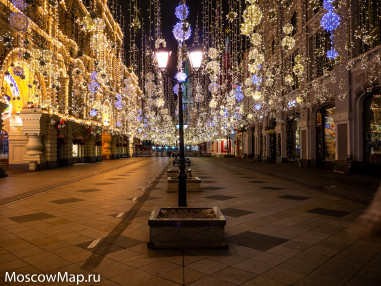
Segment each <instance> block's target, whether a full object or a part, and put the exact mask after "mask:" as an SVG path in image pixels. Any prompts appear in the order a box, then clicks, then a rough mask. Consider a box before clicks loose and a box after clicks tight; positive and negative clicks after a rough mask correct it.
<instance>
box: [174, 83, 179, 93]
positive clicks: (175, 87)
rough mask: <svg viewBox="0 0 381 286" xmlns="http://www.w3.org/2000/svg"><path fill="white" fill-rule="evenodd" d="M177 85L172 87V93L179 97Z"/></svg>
mask: <svg viewBox="0 0 381 286" xmlns="http://www.w3.org/2000/svg"><path fill="white" fill-rule="evenodd" d="M179 87H180V86H179V84H176V85H175V86H174V87H173V93H174V94H176V95H179Z"/></svg>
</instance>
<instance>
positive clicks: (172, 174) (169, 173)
mask: <svg viewBox="0 0 381 286" xmlns="http://www.w3.org/2000/svg"><path fill="white" fill-rule="evenodd" d="M185 172H186V173H187V176H188V177H192V170H191V169H186V170H185ZM178 175H179V169H168V170H167V177H176V178H177V176H178Z"/></svg>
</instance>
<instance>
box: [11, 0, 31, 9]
mask: <svg viewBox="0 0 381 286" xmlns="http://www.w3.org/2000/svg"><path fill="white" fill-rule="evenodd" d="M12 3H13V5H15V6H16V7H17V8H18V9H19V10H21V11H24V10H25V9H26V8H27V7H28V3H26V1H25V0H12Z"/></svg>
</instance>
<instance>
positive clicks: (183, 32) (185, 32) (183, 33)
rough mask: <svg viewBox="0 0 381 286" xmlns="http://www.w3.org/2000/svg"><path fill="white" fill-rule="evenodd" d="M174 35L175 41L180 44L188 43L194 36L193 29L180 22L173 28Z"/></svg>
mask: <svg viewBox="0 0 381 286" xmlns="http://www.w3.org/2000/svg"><path fill="white" fill-rule="evenodd" d="M172 32H173V35H174V36H175V39H176V40H177V41H178V42H181V43H182V42H183V41H186V40H188V39H189V38H190V36H191V34H192V29H191V27H190V25H189V23H187V22H178V23H177V24H176V25H175V26H174V27H173V31H172Z"/></svg>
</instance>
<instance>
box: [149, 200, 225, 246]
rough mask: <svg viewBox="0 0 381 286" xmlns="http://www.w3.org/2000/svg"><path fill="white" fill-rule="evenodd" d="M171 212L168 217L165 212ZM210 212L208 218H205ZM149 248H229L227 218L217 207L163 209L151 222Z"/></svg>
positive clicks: (156, 213) (155, 213)
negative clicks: (226, 227) (226, 229)
mask: <svg viewBox="0 0 381 286" xmlns="http://www.w3.org/2000/svg"><path fill="white" fill-rule="evenodd" d="M168 212H170V213H171V215H169V216H166V215H163V213H164V214H165V213H168ZM205 213H207V214H208V215H204V214H205ZM148 225H149V229H150V241H149V243H148V246H149V247H152V248H226V247H227V243H226V241H225V225H226V219H225V217H224V216H223V215H222V213H221V211H220V210H219V208H218V207H210V208H178V207H173V208H160V207H156V208H155V209H154V210H153V212H152V214H151V216H150V218H149V220H148Z"/></svg>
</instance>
